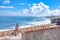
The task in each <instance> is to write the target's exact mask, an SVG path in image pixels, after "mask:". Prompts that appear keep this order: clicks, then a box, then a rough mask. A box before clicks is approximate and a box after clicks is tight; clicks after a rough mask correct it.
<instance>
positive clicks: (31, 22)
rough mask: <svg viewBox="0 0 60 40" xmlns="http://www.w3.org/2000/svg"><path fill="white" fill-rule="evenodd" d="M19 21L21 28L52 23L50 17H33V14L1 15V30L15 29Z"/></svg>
mask: <svg viewBox="0 0 60 40" xmlns="http://www.w3.org/2000/svg"><path fill="white" fill-rule="evenodd" d="M17 22H18V23H19V27H20V28H25V27H30V26H36V25H43V24H50V23H51V21H50V19H47V18H44V17H31V16H11V17H9V16H0V30H3V29H14V28H15V26H16V23H17Z"/></svg>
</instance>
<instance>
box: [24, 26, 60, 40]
mask: <svg viewBox="0 0 60 40" xmlns="http://www.w3.org/2000/svg"><path fill="white" fill-rule="evenodd" d="M24 37H25V38H24V40H60V27H54V28H47V29H42V30H36V31H31V32H26V33H25V35H24Z"/></svg>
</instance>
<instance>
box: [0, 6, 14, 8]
mask: <svg viewBox="0 0 60 40" xmlns="http://www.w3.org/2000/svg"><path fill="white" fill-rule="evenodd" d="M0 8H14V7H13V6H0Z"/></svg>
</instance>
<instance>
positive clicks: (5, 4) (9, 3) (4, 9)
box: [0, 0, 60, 16]
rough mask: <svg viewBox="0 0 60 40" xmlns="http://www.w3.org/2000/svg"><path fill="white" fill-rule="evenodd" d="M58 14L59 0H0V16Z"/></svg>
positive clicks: (59, 8)
mask: <svg viewBox="0 0 60 40" xmlns="http://www.w3.org/2000/svg"><path fill="white" fill-rule="evenodd" d="M51 15H60V0H0V16H51Z"/></svg>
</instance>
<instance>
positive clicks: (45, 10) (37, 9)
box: [23, 2, 60, 16]
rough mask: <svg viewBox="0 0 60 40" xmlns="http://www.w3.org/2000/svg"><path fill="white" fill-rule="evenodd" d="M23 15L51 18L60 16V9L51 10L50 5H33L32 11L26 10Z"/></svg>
mask: <svg viewBox="0 0 60 40" xmlns="http://www.w3.org/2000/svg"><path fill="white" fill-rule="evenodd" d="M23 15H27V16H29V15H31V16H51V15H60V9H54V10H50V9H49V6H48V5H45V4H44V3H43V2H40V3H38V4H36V3H33V4H32V7H31V8H30V9H24V11H23Z"/></svg>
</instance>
